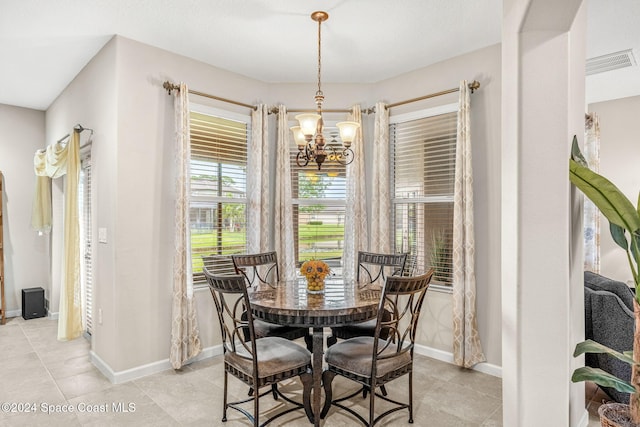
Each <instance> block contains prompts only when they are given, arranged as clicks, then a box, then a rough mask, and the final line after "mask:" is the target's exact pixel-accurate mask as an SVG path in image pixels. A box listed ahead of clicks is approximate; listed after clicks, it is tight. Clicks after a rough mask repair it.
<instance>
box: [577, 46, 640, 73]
mask: <svg viewBox="0 0 640 427" xmlns="http://www.w3.org/2000/svg"><path fill="white" fill-rule="evenodd" d="M634 65H636V58H635V57H634V56H633V49H627V50H621V51H620V52H614V53H609V54H607V55H602V56H596V57H595V58H589V59H587V76H590V75H592V74H598V73H604V72H605V71H611V70H617V69H618V68H626V67H633V66H634Z"/></svg>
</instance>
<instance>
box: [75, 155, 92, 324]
mask: <svg viewBox="0 0 640 427" xmlns="http://www.w3.org/2000/svg"><path fill="white" fill-rule="evenodd" d="M78 187H79V188H78V190H79V191H78V193H79V194H78V203H79V206H78V210H79V212H80V246H81V247H80V253H81V254H82V256H81V257H80V283H81V286H80V289H81V295H82V302H83V306H84V316H83V317H84V322H85V330H86V331H87V333H88V334H89V335H91V333H92V332H93V316H92V313H93V269H92V266H93V262H92V259H93V256H92V248H93V245H92V242H93V237H92V232H91V228H92V224H91V155H90V154H88V155H84V156H82V159H81V161H80V182H79V186H78Z"/></svg>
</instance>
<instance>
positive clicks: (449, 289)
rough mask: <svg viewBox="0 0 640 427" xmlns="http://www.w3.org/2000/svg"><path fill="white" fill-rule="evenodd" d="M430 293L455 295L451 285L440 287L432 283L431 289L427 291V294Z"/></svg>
mask: <svg viewBox="0 0 640 427" xmlns="http://www.w3.org/2000/svg"><path fill="white" fill-rule="evenodd" d="M429 291H433V292H440V293H443V294H453V286H450V285H438V284H436V283H431V284H430V285H429V289H428V290H427V292H429Z"/></svg>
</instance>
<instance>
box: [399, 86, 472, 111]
mask: <svg viewBox="0 0 640 427" xmlns="http://www.w3.org/2000/svg"><path fill="white" fill-rule="evenodd" d="M467 86H469V89H470V90H471V93H473V92H475V91H476V90H477V89H480V82H479V81H477V80H474V81H472V82H471V83H469V84H468V85H467ZM459 90H460V88H459V87H457V88H454V89H448V90H443V91H441V92H436V93H431V94H429V95H424V96H421V97H418V98H412V99H407V100H406V101H400V102H394V103H393V104H389V105H387V109H389V108H393V107H398V106H400V105H405V104H410V103H412V102H416V101H422V100H423V99H429V98H435V97H436V96H441V95H446V94H448V93H454V92H458V91H459Z"/></svg>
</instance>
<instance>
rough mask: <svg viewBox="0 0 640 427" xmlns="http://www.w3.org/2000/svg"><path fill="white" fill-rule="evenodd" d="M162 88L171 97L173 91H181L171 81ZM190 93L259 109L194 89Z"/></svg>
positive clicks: (178, 86)
mask: <svg viewBox="0 0 640 427" xmlns="http://www.w3.org/2000/svg"><path fill="white" fill-rule="evenodd" d="M162 87H163V88H165V89H166V90H167V93H168V94H169V95H171V91H173V90H176V91H178V92H179V91H180V85H176V84H173V83H170V82H169V81H166V82H164V83H163V84H162ZM189 93H191V94H193V95H198V96H203V97H205V98H211V99H215V100H217V101H222V102H226V103H229V104H235V105H239V106H241V107H247V108H251V109H252V110H257V109H258V107H256V106H255V105H249V104H245V103H243V102H238V101H234V100H232V99H226V98H220V97H219V96H215V95H210V94H208V93H204V92H199V91H197V90H193V89H189Z"/></svg>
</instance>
